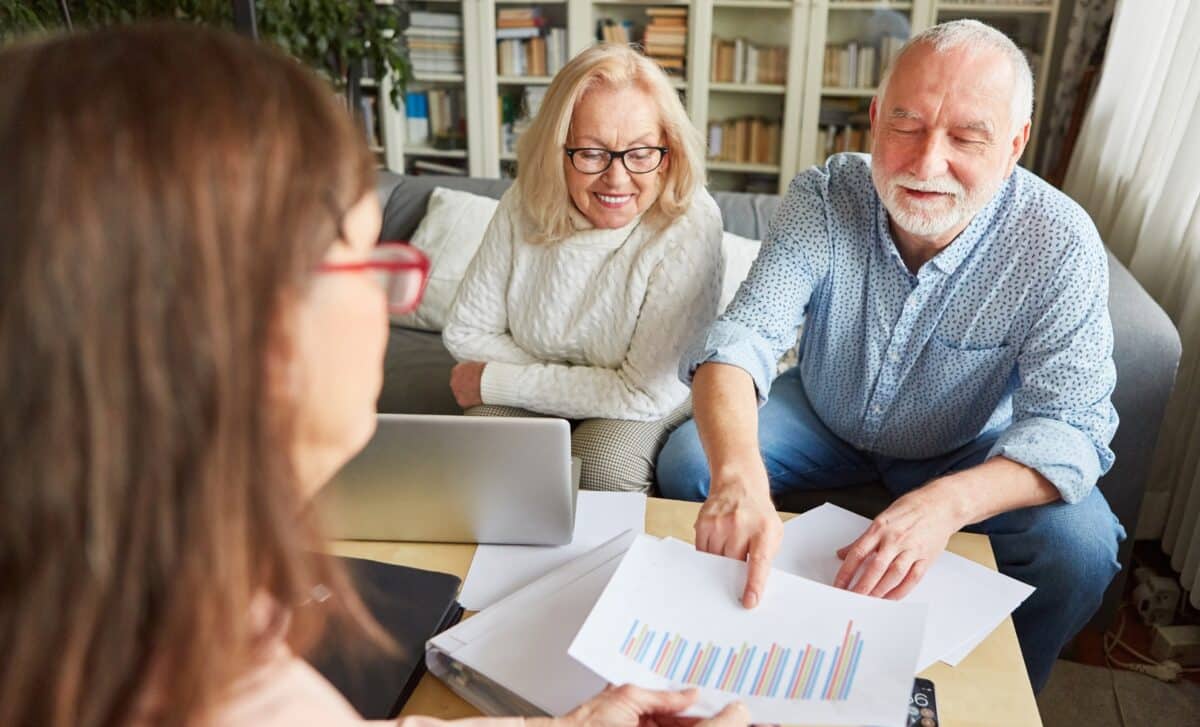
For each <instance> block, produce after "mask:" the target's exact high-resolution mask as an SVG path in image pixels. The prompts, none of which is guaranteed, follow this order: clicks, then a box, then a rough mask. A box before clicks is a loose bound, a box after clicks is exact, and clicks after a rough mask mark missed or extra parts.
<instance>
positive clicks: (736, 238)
mask: <svg viewBox="0 0 1200 727" xmlns="http://www.w3.org/2000/svg"><path fill="white" fill-rule="evenodd" d="M760 247H762V242H761V241H759V240H751V239H750V238H748V237H742V236H741V235H735V234H733V233H732V232H726V233H724V234H723V235H722V236H721V252H723V253H724V254H725V275H724V277H723V278H721V301H720V304H719V308H718V310H720V311H722V312H724V310H725V307H726V306H728V305H729V301H731V300H733V295H734V293H737V289H738V286H740V285H741V284H742V281H743V280H745V279H746V275H747V274H748V273H749V272H750V266H751V265H753V264H754V259H755V258H757V257H758V250H759V248H760Z"/></svg>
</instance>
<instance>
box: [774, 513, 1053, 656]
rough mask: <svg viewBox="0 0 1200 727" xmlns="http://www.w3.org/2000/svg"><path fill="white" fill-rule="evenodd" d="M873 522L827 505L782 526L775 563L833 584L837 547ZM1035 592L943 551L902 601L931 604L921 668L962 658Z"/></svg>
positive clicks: (800, 574)
mask: <svg viewBox="0 0 1200 727" xmlns="http://www.w3.org/2000/svg"><path fill="white" fill-rule="evenodd" d="M870 523H871V521H870V520H868V519H867V518H865V517H862V516H861V515H856V514H855V513H852V512H850V511H849V510H844V509H842V508H840V507H838V506H837V505H832V504H830V503H825V504H824V505H821V506H820V507H817V508H813V509H812V510H809V511H808V512H806V513H804V514H802V515H798V516H796V517H794V518H792V519H791V520H789V521H788V522H786V523H784V526H783V544H782V546H781V547H780V549H779V555H778V556H776V558H775V567H776V568H779V569H780V570H784V571H787V572H789V573H795V574H796V575H799V576H803V577H805V578H811V579H812V580H814V581H817V582H819V583H825V584H827V585H832V584H833V579H834V576H836V575H837V572H838V569H839V568H841V565H842V561H841V560H840V559H839V558H838V557H837V550H838V549H839V548H841V547H843V546H845V545H849V544H850V543H851V542H853V541H854V539H855V538H857V537H858V536H859V535H862V533H863V531H864V530H866V529H867V526H868V525H870ZM1031 593H1033V587H1032V586H1029V585H1027V584H1025V583H1022V582H1020V581H1018V580H1015V579H1013V578H1009V577H1008V576H1006V575H1004V574H1003V573H998V572H996V571H994V570H992V569H991V568H986V567H984V566H982V565H980V564H978V563H975V562H974V561H971V560H968V559H966V558H963V557H961V556H958V555H955V554H954V553H949V552H947V553H942V555H940V556H939V557H938V559H937V560H936V561H935V562H934V564H933V565H932V566H931V567H930V568H929V570H928V571H927V572H926V573H925V577H924V578H922V579H921V582H920V583H918V584H917V586H916V588H914V589H913V590H912V592H911V593H909V594H908V595H907V596H906V597H905V598H904V599H903V602H905V603H923V604H926V605H928V606H929V621H928V623H927V624H926V626H925V638H924V641H923V643H922V645H921V656H920V659H919V660H918V663H917V667H918V670H923V669H925V668H926V667H928V666H929V665H930V664H933V663H934V662H935V661H938V660H941V661H944V662H946V663H947V664H950V665H951V666H954V665H956V664H958V662H960V661H962V659H963V658H965V657H966V655H967V654H968V653H970V651H971V650H972V649H974V648H975V647H976V646H978V645H979V642H981V641H983V639H984V638H986V637H987V636H988V634H990V633H991V632H992V631H993V630H994V629H995V628H996V627H997V626H999V625H1000V624H1001V623H1002V622H1003V621H1004V619H1005V618H1006V617H1007V616H1008V615H1009V614H1010V613H1012V612H1013V610H1014V609H1016V607H1017V606H1019V605H1021V602H1022V601H1024V600H1025V599H1026V598H1028V597H1029V594H1031Z"/></svg>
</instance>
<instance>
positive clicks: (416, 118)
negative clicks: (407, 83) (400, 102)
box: [404, 91, 429, 146]
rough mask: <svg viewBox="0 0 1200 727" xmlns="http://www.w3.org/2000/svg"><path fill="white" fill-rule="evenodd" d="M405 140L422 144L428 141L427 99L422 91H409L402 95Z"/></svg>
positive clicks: (414, 143)
mask: <svg viewBox="0 0 1200 727" xmlns="http://www.w3.org/2000/svg"><path fill="white" fill-rule="evenodd" d="M404 115H405V127H404V129H405V141H406V142H407V143H409V144H413V145H416V146H423V145H424V144H426V143H427V142H428V141H429V99H428V98H427V97H426V96H425V94H424V93H420V92H417V91H409V92H408V93H407V94H405V96H404Z"/></svg>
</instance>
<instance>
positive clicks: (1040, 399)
mask: <svg viewBox="0 0 1200 727" xmlns="http://www.w3.org/2000/svg"><path fill="white" fill-rule="evenodd" d="M1093 229H1094V228H1093ZM1112 349H1113V331H1112V321H1111V319H1110V318H1109V313H1108V259H1107V255H1106V253H1105V251H1104V246H1103V245H1102V244H1101V242H1100V240H1099V237H1098V236H1097V237H1095V238H1094V239H1089V240H1086V241H1081V242H1080V243H1078V244H1077V245H1076V246H1075V248H1074V250H1073V251H1072V253H1071V254H1070V255H1069V256H1068V257H1067V259H1066V260H1064V262H1063V265H1062V266H1061V267H1060V268H1059V272H1058V275H1057V278H1056V279H1055V280H1054V282H1053V283H1052V285H1051V287H1050V289H1049V291H1048V296H1047V302H1046V304H1045V305H1044V306H1043V307H1042V314H1041V315H1040V317H1039V319H1038V321H1037V322H1036V323H1035V324H1034V326H1033V328H1032V329H1031V331H1030V333H1029V335H1028V336H1027V337H1026V339H1025V341H1024V343H1023V345H1022V347H1021V352H1020V354H1019V355H1018V358H1017V373H1018V377H1019V383H1018V386H1017V388H1016V390H1015V391H1014V392H1013V423H1012V425H1011V426H1009V428H1008V429H1007V430H1005V431H1004V432H1003V433H1002V434H1001V435H1000V437H999V439H997V441H996V443H995V444H994V445H993V446H992V449H991V451H990V452H989V453H988V457H989V458H991V457H995V456H1004V457H1006V458H1008V459H1011V460H1014V461H1016V462H1020V463H1021V464H1024V465H1026V466H1027V467H1031V468H1033V469H1035V470H1037V471H1038V472H1039V473H1040V474H1041V475H1042V476H1044V477H1045V478H1046V479H1048V480H1050V482H1051V483H1052V484H1053V485H1054V486H1055V488H1057V489H1058V491H1059V493H1060V494H1061V495H1062V499H1063V500H1064V501H1066V502H1068V503H1074V502H1079V501H1080V500H1082V499H1083V498H1084V497H1086V496H1087V495H1088V493H1089V492H1090V491H1091V489H1092V488H1093V487H1094V486H1095V485H1096V480H1098V479H1099V478H1100V476H1101V475H1103V474H1104V473H1105V472H1107V471H1108V470H1109V468H1111V467H1112V464H1113V460H1114V459H1115V457H1114V455H1113V452H1112V450H1111V449H1110V448H1109V446H1108V445H1109V443H1110V442H1111V441H1112V438H1113V434H1114V433H1115V432H1116V429H1117V411H1116V409H1115V408H1114V407H1113V405H1112V399H1111V396H1112V392H1113V389H1114V388H1115V386H1116V381H1117V375H1116V367H1115V365H1114V363H1113V358H1112Z"/></svg>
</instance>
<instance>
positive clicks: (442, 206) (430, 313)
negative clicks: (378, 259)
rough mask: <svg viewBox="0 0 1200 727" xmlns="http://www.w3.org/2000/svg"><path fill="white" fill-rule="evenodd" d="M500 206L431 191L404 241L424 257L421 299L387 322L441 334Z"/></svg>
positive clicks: (465, 194) (442, 190) (450, 191)
mask: <svg viewBox="0 0 1200 727" xmlns="http://www.w3.org/2000/svg"><path fill="white" fill-rule="evenodd" d="M499 204H500V202H499V201H498V200H495V199H492V198H491V197H481V196H480V195H477V194H470V193H469V192H459V191H457V190H454V189H447V188H445V187H435V188H434V190H433V193H432V194H431V195H430V196H429V205H428V206H427V207H426V209H425V217H424V218H422V219H421V224H420V225H418V226H417V230H416V232H414V233H413V236H412V239H411V240H409V243H411V244H412V245H413V246H414V247H417V248H420V249H421V251H422V252H424V253H425V254H426V255H427V256H428V257H429V263H430V266H429V283H428V284H427V285H426V286H425V297H424V298H423V299H422V300H421V305H420V307H418V308H417V310H416V311H414V312H412V313H408V314H405V315H402V316H392V317H391V318H392V323H394V324H396V325H399V326H405V327H406V328H419V329H421V330H425V331H434V332H437V331H441V330H442V326H444V325H445V323H446V317H447V316H448V315H449V313H450V304H451V303H453V302H454V294H455V293H456V292H457V291H458V284H459V283H460V282H461V281H462V278H463V275H464V274H465V273H466V272H467V266H468V265H469V264H470V263H471V259H472V258H474V257H475V253H476V252H477V251H478V250H479V245H480V243H482V242H483V233H484V231H486V230H487V226H488V223H489V222H491V221H492V215H493V214H494V213H495V212H496V206H497V205H499Z"/></svg>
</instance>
